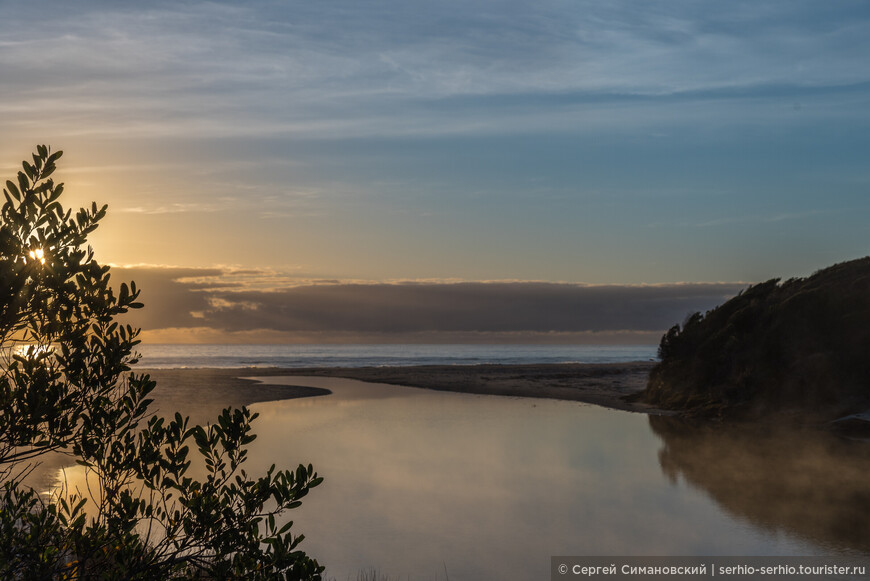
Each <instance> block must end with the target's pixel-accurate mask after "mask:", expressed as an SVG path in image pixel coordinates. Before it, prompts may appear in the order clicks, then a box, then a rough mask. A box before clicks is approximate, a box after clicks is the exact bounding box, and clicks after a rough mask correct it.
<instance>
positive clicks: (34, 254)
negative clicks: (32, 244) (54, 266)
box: [30, 248, 45, 264]
mask: <svg viewBox="0 0 870 581" xmlns="http://www.w3.org/2000/svg"><path fill="white" fill-rule="evenodd" d="M30 258H32V259H33V260H38V261H39V262H40V263H41V264H45V253H44V252H43V251H42V248H35V249H34V250H31V251H30Z"/></svg>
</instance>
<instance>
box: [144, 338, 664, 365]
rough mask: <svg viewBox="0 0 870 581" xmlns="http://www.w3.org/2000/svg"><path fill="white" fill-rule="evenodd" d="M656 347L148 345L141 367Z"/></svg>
mask: <svg viewBox="0 0 870 581" xmlns="http://www.w3.org/2000/svg"><path fill="white" fill-rule="evenodd" d="M656 349H657V348H656V346H654V345H157V344H153V345H149V344H143V345H140V346H139V347H138V351H139V353H141V355H142V358H141V360H140V362H139V365H138V367H140V368H143V369H144V368H147V369H169V368H203V367H208V368H232V367H368V366H406V365H477V364H484V363H499V364H534V363H622V362H626V361H649V360H651V359H655V358H656Z"/></svg>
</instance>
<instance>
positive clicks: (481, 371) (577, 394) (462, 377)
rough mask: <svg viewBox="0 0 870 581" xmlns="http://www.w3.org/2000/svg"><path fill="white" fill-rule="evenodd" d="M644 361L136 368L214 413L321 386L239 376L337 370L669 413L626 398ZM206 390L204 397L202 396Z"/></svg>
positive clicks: (199, 409) (158, 401) (168, 395)
mask: <svg viewBox="0 0 870 581" xmlns="http://www.w3.org/2000/svg"><path fill="white" fill-rule="evenodd" d="M654 365H655V363H654V362H650V361H635V362H628V363H553V364H518V365H500V364H481V365H418V366H406V367H306V368H278V367H269V368H257V367H250V368H175V369H147V368H143V369H140V370H137V372H138V373H148V374H149V375H151V378H152V379H153V380H155V381H156V382H157V387H156V388H155V390H154V392H152V397H153V398H154V400H155V403H154V407H155V408H156V409H158V410H160V411H163V412H167V413H174V412H175V411H181V412H182V413H183V414H188V415H191V416H192V419H194V418H193V416H196V417H197V418H205V419H207V418H208V417H215V416H216V414H218V413H220V411H221V410H222V409H223V408H225V407H228V406H234V407H239V406H242V405H250V404H253V403H257V402H265V401H275V400H283V399H293V398H299V397H316V396H320V395H327V394H329V393H330V391H329V390H327V389H317V388H311V387H301V386H281V385H273V384H269V383H260V382H256V381H253V380H251V379H242V377H248V378H249V377H269V376H273V377H274V376H283V377H292V376H312V377H342V378H347V379H357V380H360V381H367V382H373V383H386V384H392V385H403V386H406V387H416V388H422V389H432V390H436V391H452V392H457V393H469V394H478V395H499V396H507V397H527V398H547V399H560V400H566V401H576V402H581V403H588V404H593V405H598V406H602V407H607V408H611V409H618V410H623V411H630V412H638V413H647V414H671V413H673V412H667V411H664V410H659V409H657V408H655V407H653V406H651V405H648V404H645V403H641V402H632V401H626V399H625V398H626V397H628V396H631V395H634V394H636V393H638V392H640V391H641V390H643V389H644V388H645V387H646V382H647V378H648V376H649V371H650V369H652V367H653V366H654ZM204 394H207V397H204Z"/></svg>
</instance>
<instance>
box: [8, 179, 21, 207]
mask: <svg viewBox="0 0 870 581" xmlns="http://www.w3.org/2000/svg"><path fill="white" fill-rule="evenodd" d="M6 187H7V188H9V193H11V194H12V195H13V196H15V199H16V200H17V201H19V202H20V201H21V193H20V192H19V191H18V187H17V186H16V185H15V184H14V183H12V182H11V181H10V180H6Z"/></svg>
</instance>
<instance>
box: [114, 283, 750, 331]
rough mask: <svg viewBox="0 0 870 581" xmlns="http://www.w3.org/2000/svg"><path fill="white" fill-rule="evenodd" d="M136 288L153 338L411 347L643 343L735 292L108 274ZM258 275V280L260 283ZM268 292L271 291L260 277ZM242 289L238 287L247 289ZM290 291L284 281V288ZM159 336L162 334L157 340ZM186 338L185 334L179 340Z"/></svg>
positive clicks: (696, 286)
mask: <svg viewBox="0 0 870 581" xmlns="http://www.w3.org/2000/svg"><path fill="white" fill-rule="evenodd" d="M114 272H115V276H120V277H121V280H127V279H130V278H132V279H134V280H136V281H137V284H138V285H139V286H140V287H141V288H143V289H145V290H143V295H142V300H143V301H145V302H146V303H147V305H148V306H146V308H145V309H144V310H142V311H141V312H137V313H135V314H134V315H133V316H132V317H131V319H132V321H133V322H134V323H135V324H137V325H141V326H142V327H144V328H145V329H146V330H148V331H150V332H152V337H157V336H161V337H164V338H165V337H166V336H168V335H171V334H172V333H175V334H176V335H177V336H179V337H183V336H187V337H188V338H195V337H196V336H199V337H200V340H201V338H202V337H205V336H211V337H216V336H220V334H222V333H223V334H229V335H233V334H235V335H237V336H239V335H241V336H246V337H247V338H248V339H250V337H251V336H252V335H256V334H258V333H259V334H260V335H261V336H263V337H264V338H266V339H268V340H274V339H275V338H279V337H281V336H284V337H285V338H288V339H289V337H291V336H295V337H301V336H302V337H308V338H319V341H318V342H324V341H323V339H324V338H326V339H330V338H331V339H333V340H334V339H335V337H339V338H340V337H344V338H355V339H357V340H359V339H360V338H363V337H367V338H369V340H370V339H371V338H372V337H382V338H389V337H410V338H415V340H416V341H418V342H420V341H422V340H424V339H425V338H426V337H429V338H430V339H432V340H444V339H448V340H456V339H457V338H459V337H465V338H466V339H469V338H471V339H475V338H476V339H477V341H478V342H480V341H482V340H487V339H489V340H498V341H508V342H511V341H518V339H517V338H518V337H523V338H524V339H525V340H528V339H529V338H535V337H537V339H539V340H542V341H547V340H549V341H551V342H558V341H570V340H571V339H575V340H576V339H580V338H583V337H586V338H588V337H589V336H590V335H591V334H595V333H604V334H610V335H622V336H624V337H626V336H631V335H632V334H634V335H635V336H636V337H643V338H645V339H649V338H650V337H651V336H656V334H658V333H660V332H661V331H662V330H664V329H667V328H668V327H670V326H671V325H673V324H674V323H677V322H680V321H682V320H683V319H684V318H685V316H686V315H687V314H689V313H691V312H694V311H698V310H701V311H704V310H707V309H710V308H712V307H713V306H715V305H717V304H719V303H721V302H723V301H724V300H726V299H727V298H728V297H730V296H733V295H734V294H736V293H737V292H739V291H740V289H742V288H743V286H744V285H742V284H730V283H710V284H703V283H692V284H688V283H687V284H670V285H647V286H626V285H603V286H589V285H580V284H567V283H542V282H461V283H435V282H414V283H405V284H396V283H376V284H360V283H338V284H334V283H333V284H310V283H302V284H298V282H297V283H295V284H296V286H285V287H273V288H252V285H251V282H252V281H255V280H256V278H257V276H258V274H257V273H256V272H251V271H248V272H247V273H246V274H245V275H241V276H239V275H238V274H236V276H237V278H236V279H235V280H229V279H226V280H225V279H224V278H223V277H224V276H225V275H228V276H229V278H230V279H232V277H233V273H232V272H231V271H226V270H221V269H210V270H205V269H174V268H172V269H161V268H141V267H137V268H127V269H116V270H115V271H114ZM261 274H266V273H261ZM268 276H269V281H270V282H271V283H272V284H275V283H276V282H278V281H277V280H276V278H275V277H274V276H273V275H268ZM246 278H247V281H246V282H245V281H244V280H243V279H246ZM289 282H291V281H285V284H286V283H289ZM161 329H163V330H164V331H163V332H162V333H160V334H158V333H156V331H158V330H161ZM185 329H187V331H185Z"/></svg>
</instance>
